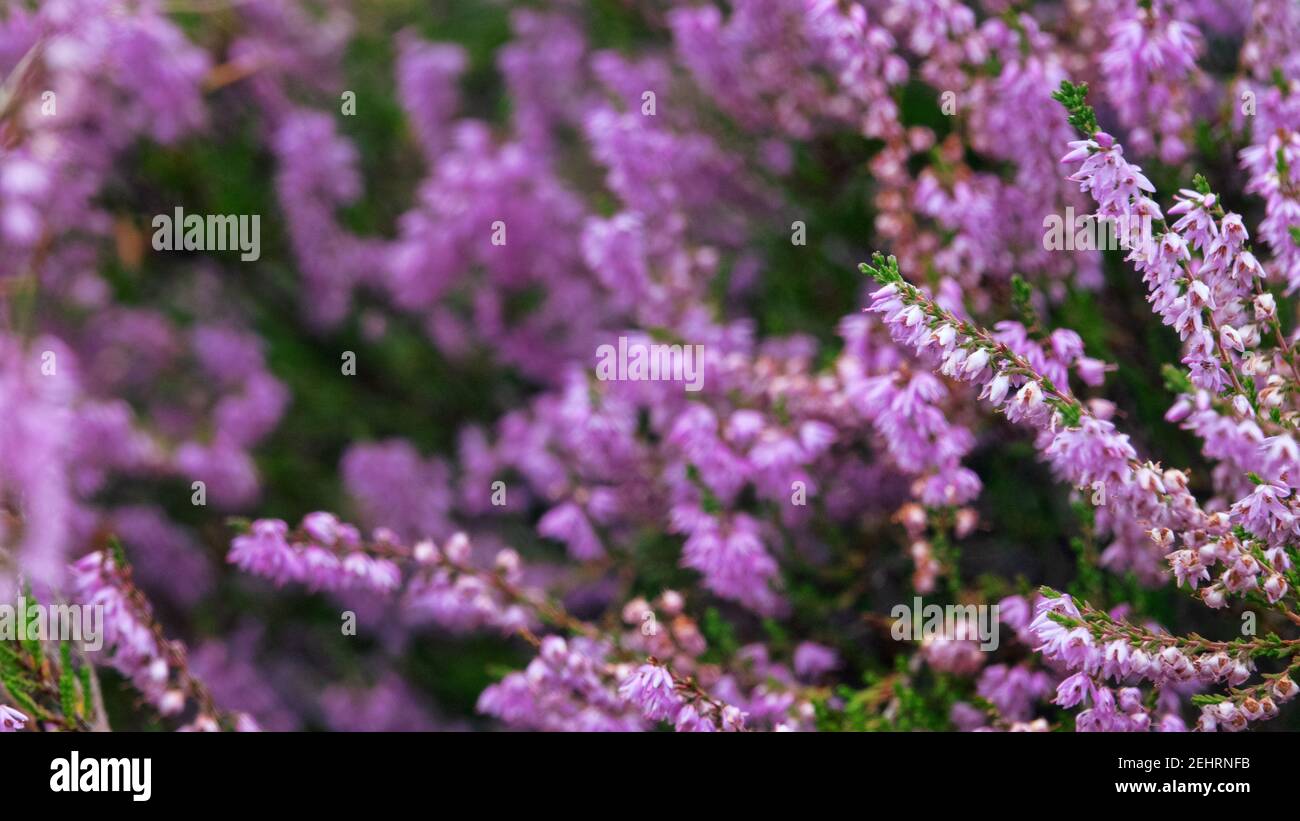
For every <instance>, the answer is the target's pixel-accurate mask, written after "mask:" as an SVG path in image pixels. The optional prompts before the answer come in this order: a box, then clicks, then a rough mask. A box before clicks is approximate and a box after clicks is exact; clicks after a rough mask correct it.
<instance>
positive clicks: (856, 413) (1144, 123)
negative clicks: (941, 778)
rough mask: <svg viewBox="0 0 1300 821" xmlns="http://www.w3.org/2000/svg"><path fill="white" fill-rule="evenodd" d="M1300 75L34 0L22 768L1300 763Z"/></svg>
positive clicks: (271, 9)
mask: <svg viewBox="0 0 1300 821" xmlns="http://www.w3.org/2000/svg"><path fill="white" fill-rule="evenodd" d="M1297 33H1300V5H1297V4H1296V3H1295V2H1294V0H1255V1H1254V2H1251V3H1229V2H1218V1H1217V0H1194V1H1193V0H1186V1H1185V2H1168V0H1063V2H1036V3H1018V2H1008V0H980V1H979V2H970V3H961V2H956V0H852V2H839V0H744V2H734V3H727V4H721V3H715V2H712V0H635V2H626V3H624V2H619V3H615V2H607V0H593V2H577V0H546V1H545V2H543V1H542V0H538V1H537V2H518V3H507V2H482V3H462V2H455V1H454V0H452V1H451V2H445V1H443V0H438V1H437V2H433V3H408V2H405V1H404V0H389V1H388V2H380V3H367V4H351V3H348V2H344V0H290V1H286V0H245V1H244V2H237V3H236V2H232V3H225V2H214V3H202V4H181V3H170V2H163V0H143V1H142V0H136V1H135V2H126V0H45V2H41V3H39V4H36V3H14V4H11V5H10V6H8V7H6V8H5V10H4V11H3V12H0V75H3V77H4V82H3V86H0V243H3V248H4V251H5V253H4V254H3V255H0V420H3V422H2V423H0V601H11V600H17V599H18V597H20V596H21V597H22V599H21V600H22V601H31V602H47V603H70V604H77V605H78V606H82V607H92V608H98V609H99V611H98V612H100V613H102V615H103V629H102V635H99V636H96V637H94V638H95V640H96V641H95V642H88V641H85V640H84V639H83V640H80V641H76V640H66V639H61V638H57V637H46V638H45V639H44V640H42V639H39V638H37V639H33V638H30V637H27V638H24V639H22V640H8V639H5V640H2V641H0V731H11V730H12V731H19V730H21V731H33V730H40V731H46V730H50V731H52V730H90V729H105V728H115V729H141V728H148V729H158V728H165V729H175V730H205V731H206V730H253V729H259V728H260V729H269V730H296V729H332V730H345V731H346V730H440V729H443V730H460V729H485V728H500V727H504V728H513V729H528V730H547V731H552V730H553V731H596V730H614V731H633V730H655V729H673V730H677V731H691V732H695V731H768V730H773V731H790V730H795V731H811V730H823V731H839V730H871V731H877V730H981V731H994V730H996V731H1058V730H1080V731H1087V730H1110V731H1116V730H1121V731H1146V730H1153V731H1166V732H1172V731H1183V730H1191V729H1199V730H1240V729H1245V728H1247V727H1258V728H1259V729H1276V728H1285V727H1294V726H1296V722H1297V721H1300V719H1297V718H1296V711H1295V710H1294V709H1289V708H1288V706H1287V702H1288V701H1289V700H1290V699H1291V698H1292V697H1293V696H1294V695H1295V694H1296V692H1297V685H1296V684H1295V678H1296V677H1297V675H1298V674H1300V659H1297V654H1298V653H1300V633H1298V632H1297V629H1298V626H1300V601H1298V600H1297V590H1298V589H1300V576H1297V570H1296V567H1295V566H1296V563H1297V562H1298V561H1300V555H1297V552H1296V547H1295V544H1296V538H1297V534H1298V533H1300V509H1297V507H1296V492H1297V490H1300V475H1297V468H1298V467H1300V445H1297V441H1296V431H1295V429H1296V427H1297V424H1300V406H1297V404H1296V402H1297V399H1296V396H1297V394H1300V363H1297V353H1296V351H1295V342H1296V338H1297V332H1296V328H1295V327H1294V325H1295V320H1296V314H1295V302H1294V299H1293V298H1292V296H1291V294H1292V292H1293V291H1294V290H1295V288H1296V286H1297V283H1298V282H1300V205H1297V203H1298V202H1300V193H1298V192H1300V62H1297V60H1296V58H1295V56H1294V54H1293V53H1292V51H1293V49H1292V48H1291V46H1292V45H1293V44H1294V42H1295V38H1296V35H1297ZM1075 214H1078V215H1086V218H1087V221H1089V223H1090V225H1091V226H1092V227H1094V228H1095V227H1097V226H1115V227H1118V229H1126V228H1128V227H1130V226H1133V225H1142V226H1144V227H1145V228H1146V229H1147V230H1141V231H1131V230H1115V231H1114V232H1113V234H1111V235H1110V236H1113V237H1114V238H1115V242H1114V243H1112V244H1109V245H1108V244H1107V243H1097V242H1091V241H1085V242H1077V243H1076V242H1073V240H1074V238H1075V237H1074V236H1073V235H1071V236H1070V237H1068V238H1067V239H1069V240H1071V241H1069V242H1058V241H1054V240H1052V239H1051V236H1050V235H1051V233H1052V232H1053V231H1056V232H1058V234H1059V232H1060V231H1062V230H1064V231H1068V232H1073V231H1074V230H1075V226H1074V223H1075V222H1076V221H1075V219H1074V216H1073V215H1075ZM1063 215H1065V217H1064V220H1063ZM1062 226H1064V228H1062ZM876 249H879V251H880V252H879V253H875V254H874V255H872V252H873V251H875V250H876ZM869 255H870V258H871V261H870V262H868V263H866V264H863V265H862V266H861V269H860V270H859V269H858V267H857V263H858V262H860V260H862V259H863V258H866V257H867V256H869ZM863 273H865V274H867V275H868V276H867V277H866V278H865V279H864V277H863V276H862V274H863ZM873 280H874V282H873ZM1144 303H1145V304H1144ZM20 610H21V612H16V613H15V615H14V618H16V619H17V620H19V621H21V622H23V624H24V625H26V624H27V623H28V622H29V621H30V620H31V619H32V618H33V617H32V616H31V615H30V614H29V612H28V610H27V607H26V605H23V606H22V607H21V608H20ZM0 627H4V625H3V624H2V623H0ZM0 632H3V631H0ZM24 635H26V633H24ZM92 646H93V648H95V649H92ZM1272 719H1275V720H1272ZM1269 720H1272V721H1269ZM1261 722H1267V723H1261Z"/></svg>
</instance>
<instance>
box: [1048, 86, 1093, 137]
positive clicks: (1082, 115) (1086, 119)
mask: <svg viewBox="0 0 1300 821" xmlns="http://www.w3.org/2000/svg"><path fill="white" fill-rule="evenodd" d="M1052 99H1053V100H1056V101H1057V102H1058V103H1060V104H1061V105H1063V106H1065V110H1066V111H1067V112H1069V121H1070V125H1072V126H1074V128H1075V130H1076V131H1078V132H1079V133H1080V134H1081V135H1083V136H1084V137H1085V138H1088V139H1091V138H1092V135H1094V134H1096V133H1097V132H1098V131H1100V130H1101V129H1100V128H1098V126H1097V113H1096V112H1095V111H1093V109H1092V106H1090V105H1088V84H1087V83H1079V84H1078V85H1075V84H1074V83H1071V82H1070V81H1069V80H1062V81H1061V87H1060V88H1059V89H1057V90H1056V91H1053V92H1052Z"/></svg>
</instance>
